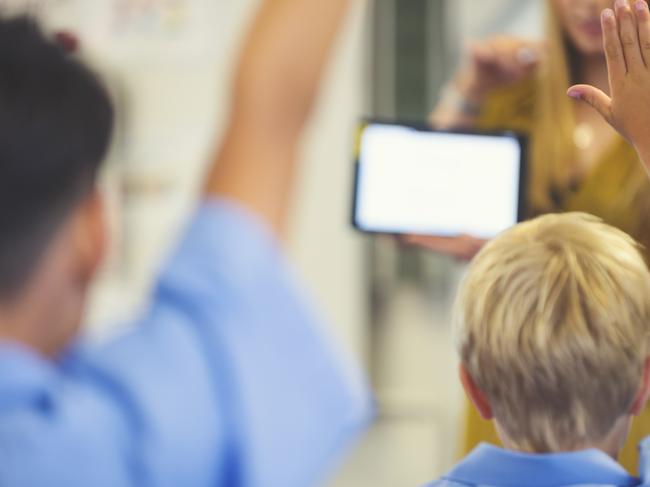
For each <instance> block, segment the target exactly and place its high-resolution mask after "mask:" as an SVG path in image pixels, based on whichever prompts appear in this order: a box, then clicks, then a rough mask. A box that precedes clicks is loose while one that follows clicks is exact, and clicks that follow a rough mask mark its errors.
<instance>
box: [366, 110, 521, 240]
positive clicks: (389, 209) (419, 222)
mask: <svg viewBox="0 0 650 487" xmlns="http://www.w3.org/2000/svg"><path fill="white" fill-rule="evenodd" d="M525 146H526V141H525V139H524V138H523V137H521V136H519V135H516V134H513V133H500V134H486V133H482V134H479V133H458V132H453V133H451V132H440V131H433V130H430V129H426V128H421V127H416V126H411V125H404V124H396V123H385V122H371V123H369V124H367V125H364V127H363V129H362V131H361V135H360V141H359V147H358V148H357V151H358V160H357V165H356V182H355V194H354V210H353V223H354V226H355V227H356V228H358V229H359V230H361V231H364V232H373V233H390V234H404V233H405V234H420V235H438V236H456V235H471V236H474V237H479V238H492V237H494V236H496V235H497V234H499V233H500V232H502V231H503V230H505V229H507V228H509V227H511V226H513V225H514V224H516V223H517V222H518V221H521V219H522V218H523V215H524V211H525V208H524V201H525V193H524V182H525V159H526V158H525Z"/></svg>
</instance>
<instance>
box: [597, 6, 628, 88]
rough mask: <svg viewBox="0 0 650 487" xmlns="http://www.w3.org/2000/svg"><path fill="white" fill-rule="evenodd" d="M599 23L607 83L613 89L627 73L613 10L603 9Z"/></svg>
mask: <svg viewBox="0 0 650 487" xmlns="http://www.w3.org/2000/svg"><path fill="white" fill-rule="evenodd" d="M601 23H602V27H603V43H604V47H605V57H606V58H607V68H608V70H609V83H610V85H611V86H612V89H614V88H615V87H616V86H618V85H620V84H621V83H622V82H623V80H624V79H625V75H626V74H627V66H626V64H625V56H624V55H623V46H622V45H621V39H620V37H619V35H618V23H617V21H616V16H615V15H614V11H613V10H611V9H605V10H604V11H603V14H602V17H601Z"/></svg>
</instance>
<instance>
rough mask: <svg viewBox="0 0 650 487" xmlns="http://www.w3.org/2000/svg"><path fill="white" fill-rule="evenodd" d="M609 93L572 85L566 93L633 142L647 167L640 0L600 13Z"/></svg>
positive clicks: (647, 49) (648, 55)
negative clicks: (592, 110) (591, 108)
mask: <svg viewBox="0 0 650 487" xmlns="http://www.w3.org/2000/svg"><path fill="white" fill-rule="evenodd" d="M602 26H603V37H604V44H605V54H606V56H607V66H608V69H609V84H610V93H611V98H610V96H609V95H607V94H605V93H604V92H603V91H601V90H599V89H598V88H595V87H593V86H589V85H576V86H572V87H571V88H570V89H569V92H568V93H569V96H572V97H573V98H577V99H580V100H583V101H585V102H587V103H589V104H590V105H591V106H592V107H594V108H595V109H596V110H597V111H598V112H599V113H600V114H601V115H602V116H603V118H605V120H607V122H609V124H610V125H612V127H614V128H615V129H616V130H617V131H618V132H619V133H620V134H621V135H622V136H623V137H625V138H626V139H627V140H628V141H629V142H630V144H632V145H633V146H634V148H635V149H636V151H637V153H638V154H639V157H640V158H641V160H642V161H643V163H644V165H645V167H646V169H647V170H649V171H650V10H649V8H648V4H647V3H646V2H645V1H644V0H638V1H636V2H633V3H632V5H630V4H628V2H627V1H622V2H617V3H616V11H615V12H614V11H612V10H611V9H606V10H604V11H603V13H602Z"/></svg>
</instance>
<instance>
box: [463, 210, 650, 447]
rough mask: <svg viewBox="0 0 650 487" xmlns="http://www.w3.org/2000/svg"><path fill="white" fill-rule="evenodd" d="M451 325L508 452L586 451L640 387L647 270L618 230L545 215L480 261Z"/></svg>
mask: <svg viewBox="0 0 650 487" xmlns="http://www.w3.org/2000/svg"><path fill="white" fill-rule="evenodd" d="M454 321H455V330H456V336H457V344H458V350H459V353H460V356H461V361H462V363H463V365H464V367H465V368H466V370H467V372H468V373H469V374H470V376H471V377H472V378H473V379H474V381H475V382H476V384H477V386H478V387H479V389H481V390H482V391H483V392H484V393H485V394H486V395H487V397H488V398H489V400H490V403H491V405H492V409H493V413H494V416H495V419H496V420H497V421H498V423H499V426H500V428H501V431H502V432H503V433H504V434H505V435H506V436H507V437H508V439H509V440H510V441H511V442H512V443H513V444H514V445H516V446H517V447H518V448H519V449H521V450H523V451H531V452H550V451H562V450H570V449H574V448H579V447H584V446H585V445H593V444H595V443H596V442H598V441H599V440H604V439H605V438H606V437H607V435H608V433H609V432H610V431H611V430H612V428H613V426H614V424H615V423H616V421H617V420H618V419H619V418H621V417H622V416H624V415H625V414H627V412H628V411H629V408H630V407H631V405H632V403H633V401H634V398H635V395H636V392H637V390H638V387H639V384H640V380H641V375H642V369H643V364H644V361H645V358H646V357H647V355H648V351H649V348H648V345H649V338H650V273H649V272H648V269H647V267H646V265H645V263H644V260H643V258H642V257H641V254H640V253H639V249H638V245H637V244H636V243H635V242H634V241H633V240H632V238H631V237H629V236H628V235H626V234H625V233H623V232H621V231H620V230H617V229H615V228H613V227H610V226H608V225H606V224H604V223H603V222H602V221H600V220H599V219H597V218H596V217H592V216H589V215H585V214H581V213H567V214H564V215H547V216H543V217H540V218H538V219H536V220H532V221H530V222H527V223H523V224H521V225H518V226H516V227H514V228H513V229H511V230H509V231H507V232H506V233H504V234H503V235H501V236H500V237H498V238H496V239H495V240H494V241H492V242H490V243H489V244H488V245H487V246H486V247H485V248H484V249H483V250H482V251H481V252H480V253H479V255H478V256H477V257H476V259H475V260H474V262H473V263H472V265H471V267H470V269H469V272H468V274H467V276H466V277H465V279H464V281H463V284H462V286H461V289H460V292H459V295H458V300H457V303H456V308H455V312H454Z"/></svg>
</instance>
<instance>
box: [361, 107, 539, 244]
mask: <svg viewBox="0 0 650 487" xmlns="http://www.w3.org/2000/svg"><path fill="white" fill-rule="evenodd" d="M369 125H388V126H392V127H405V128H409V129H414V130H417V131H419V132H429V133H440V134H458V135H478V136H481V135H484V136H491V137H494V136H497V137H508V138H511V139H516V140H517V142H518V143H519V146H520V147H521V156H520V159H519V201H518V204H517V222H518V223H519V222H522V221H524V220H526V219H527V214H528V205H527V199H528V198H527V196H528V187H527V186H528V141H529V138H528V137H527V136H526V135H524V134H522V133H520V132H516V131H512V130H465V129H463V130H440V129H433V128H431V127H429V126H428V125H426V124H424V123H418V122H407V121H402V120H386V119H376V118H369V119H364V120H362V121H361V122H360V124H359V127H358V131H357V137H355V147H356V149H355V155H354V176H353V191H352V226H353V227H354V228H355V229H356V230H358V231H359V232H362V233H366V234H374V235H408V234H409V232H405V231H402V230H395V231H393V232H386V231H382V230H369V229H367V228H362V227H361V226H360V225H359V223H358V222H357V210H358V194H359V184H360V169H361V163H360V161H359V159H360V157H361V143H360V141H361V136H362V134H363V131H364V130H365V129H366V128H367V127H368V126H369ZM418 235H426V236H440V237H442V236H445V235H440V234H430V233H419V234H418ZM450 237H453V236H452V235H450Z"/></svg>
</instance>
